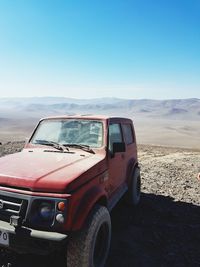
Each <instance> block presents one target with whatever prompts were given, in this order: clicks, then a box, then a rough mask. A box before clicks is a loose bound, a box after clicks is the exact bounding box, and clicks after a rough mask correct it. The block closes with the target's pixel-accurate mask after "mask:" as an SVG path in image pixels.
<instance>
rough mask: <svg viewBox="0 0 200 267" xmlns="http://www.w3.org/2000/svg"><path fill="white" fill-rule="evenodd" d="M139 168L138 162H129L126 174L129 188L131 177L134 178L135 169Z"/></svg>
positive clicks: (132, 160)
mask: <svg viewBox="0 0 200 267" xmlns="http://www.w3.org/2000/svg"><path fill="white" fill-rule="evenodd" d="M137 167H138V162H137V161H135V160H134V159H131V160H130V161H129V162H128V165H127V172H126V181H127V184H128V186H129V185H130V183H131V177H132V174H133V173H134V171H135V169H136V168H137Z"/></svg>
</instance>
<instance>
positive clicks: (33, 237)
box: [0, 221, 68, 254]
mask: <svg viewBox="0 0 200 267" xmlns="http://www.w3.org/2000/svg"><path fill="white" fill-rule="evenodd" d="M0 230H2V231H6V232H7V233H8V234H9V246H8V247H7V246H6V247H5V248H7V249H11V250H15V251H17V252H18V253H35V254H48V253H50V252H52V251H54V250H59V249H61V248H62V247H63V245H65V243H66V242H67V237H68V236H67V235H65V234H60V233H56V232H47V231H39V230H34V229H31V228H26V227H20V228H15V227H13V226H11V225H10V224H9V223H7V222H4V221H0ZM1 246H2V247H3V245H1Z"/></svg>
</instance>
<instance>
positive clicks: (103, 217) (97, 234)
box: [67, 206, 111, 267]
mask: <svg viewBox="0 0 200 267" xmlns="http://www.w3.org/2000/svg"><path fill="white" fill-rule="evenodd" d="M110 240H111V220H110V214H109V212H108V210H107V209H106V208H105V207H103V206H95V208H94V209H93V211H92V212H91V214H90V215H89V217H88V220H87V224H86V227H85V228H84V229H83V230H81V231H80V232H78V233H76V234H75V235H73V236H72V237H71V238H70V240H69V243H68V247H67V267H103V266H104V265H105V262H106V258H107V256H108V252H109V248H110Z"/></svg>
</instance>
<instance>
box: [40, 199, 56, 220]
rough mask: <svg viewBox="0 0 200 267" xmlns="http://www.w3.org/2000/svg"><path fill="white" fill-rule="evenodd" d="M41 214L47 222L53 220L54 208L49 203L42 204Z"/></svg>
mask: <svg viewBox="0 0 200 267" xmlns="http://www.w3.org/2000/svg"><path fill="white" fill-rule="evenodd" d="M39 214H40V217H41V218H42V219H44V220H45V221H49V220H52V219H53V216H54V207H53V206H52V204H51V203H49V202H42V203H41V204H40V206H39Z"/></svg>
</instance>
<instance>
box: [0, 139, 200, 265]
mask: <svg viewBox="0 0 200 267" xmlns="http://www.w3.org/2000/svg"><path fill="white" fill-rule="evenodd" d="M21 146H22V143H15V144H12V143H9V144H6V145H4V146H2V147H0V156H3V155H4V154H6V153H12V152H16V151H17V150H20V148H21ZM138 150H139V157H140V163H141V170H142V178H143V185H142V192H143V193H142V200H141V203H140V205H139V206H138V207H137V208H136V209H133V208H131V207H128V206H126V205H125V204H124V203H123V201H121V202H120V203H119V204H118V205H117V206H116V207H115V208H114V209H113V211H112V214H111V217H112V227H113V235H112V244H111V250H110V254H109V258H108V261H107V266H106V267H117V266H118V267H121V266H123V267H129V266H130V267H132V266H136V267H139V266H145V267H146V266H148V267H149V266H150V267H151V266H152V267H155V266H200V245H199V244H200V181H198V180H197V173H198V172H200V151H194V150H184V149H176V148H165V147H154V146H143V145H140V146H139V148H138ZM8 262H9V263H11V265H10V266H12V267H36V266H37V267H47V266H48V267H54V266H59V267H64V266H65V264H64V256H63V255H59V256H56V257H55V255H51V256H50V257H39V256H38V257H36V256H31V255H26V256H17V255H13V254H10V253H9V254H7V253H4V252H2V253H1V256H0V267H2V266H3V265H4V266H5V267H7V266H8Z"/></svg>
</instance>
